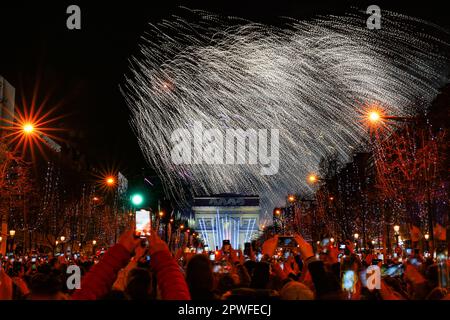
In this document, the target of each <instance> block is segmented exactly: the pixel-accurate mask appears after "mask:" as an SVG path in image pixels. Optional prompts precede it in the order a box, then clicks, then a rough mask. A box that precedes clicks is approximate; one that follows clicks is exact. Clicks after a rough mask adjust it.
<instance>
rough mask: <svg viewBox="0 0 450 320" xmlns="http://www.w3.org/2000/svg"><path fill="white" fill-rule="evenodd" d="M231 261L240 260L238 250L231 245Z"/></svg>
mask: <svg viewBox="0 0 450 320" xmlns="http://www.w3.org/2000/svg"><path fill="white" fill-rule="evenodd" d="M230 261H231V263H236V262H239V257H238V253H237V250H234V249H233V248H232V247H231V246H230Z"/></svg>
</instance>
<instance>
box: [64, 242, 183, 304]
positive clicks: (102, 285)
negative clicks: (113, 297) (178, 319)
mask: <svg viewBox="0 0 450 320" xmlns="http://www.w3.org/2000/svg"><path fill="white" fill-rule="evenodd" d="M130 257H131V255H130V253H129V252H128V251H127V250H126V249H125V248H124V247H123V246H122V245H121V244H116V245H115V246H113V247H111V248H110V249H109V250H108V251H107V252H106V253H105V255H104V256H103V258H102V259H101V260H100V261H99V263H98V264H96V265H94V266H92V268H91V270H89V272H88V273H87V274H86V275H85V276H84V277H83V279H82V280H81V289H80V290H76V291H75V293H74V294H73V295H72V299H74V300H98V299H101V298H102V297H104V296H105V295H106V294H107V293H108V292H109V291H110V290H111V287H112V285H113V284H114V281H115V280H116V278H117V274H118V272H119V271H120V269H122V268H124V267H125V266H126V265H127V264H128V262H129V260H130ZM152 268H153V270H154V271H155V272H156V278H157V279H158V285H159V288H160V290H161V298H162V299H163V300H189V299H190V295H189V289H188V287H187V284H186V281H185V280H184V277H183V274H182V273H181V272H180V270H179V269H178V265H177V263H176V261H175V260H174V259H173V258H172V256H171V255H170V252H169V251H159V252H156V253H155V254H154V255H153V256H152Z"/></svg>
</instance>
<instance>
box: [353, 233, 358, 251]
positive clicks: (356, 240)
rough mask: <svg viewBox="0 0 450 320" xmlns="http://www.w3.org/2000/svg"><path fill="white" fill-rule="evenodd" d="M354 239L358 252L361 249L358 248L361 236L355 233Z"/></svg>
mask: <svg viewBox="0 0 450 320" xmlns="http://www.w3.org/2000/svg"><path fill="white" fill-rule="evenodd" d="M353 238H355V244H356V248H355V249H356V251H357V252H358V249H359V246H358V239H359V234H358V233H355V234H354V235H353Z"/></svg>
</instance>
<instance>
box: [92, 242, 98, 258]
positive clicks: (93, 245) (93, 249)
mask: <svg viewBox="0 0 450 320" xmlns="http://www.w3.org/2000/svg"><path fill="white" fill-rule="evenodd" d="M96 245H97V240H92V255H93V256H95V246H96Z"/></svg>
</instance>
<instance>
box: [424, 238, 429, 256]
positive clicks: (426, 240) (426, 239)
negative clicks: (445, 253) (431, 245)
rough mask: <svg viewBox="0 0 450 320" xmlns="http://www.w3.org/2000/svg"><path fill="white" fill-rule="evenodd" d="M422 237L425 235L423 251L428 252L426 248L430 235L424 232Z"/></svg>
mask: <svg viewBox="0 0 450 320" xmlns="http://www.w3.org/2000/svg"><path fill="white" fill-rule="evenodd" d="M424 237H425V251H427V252H428V250H429V249H428V239H430V235H429V234H428V233H425V235H424Z"/></svg>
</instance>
